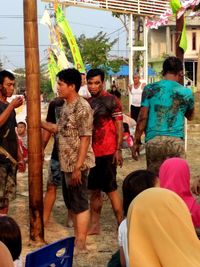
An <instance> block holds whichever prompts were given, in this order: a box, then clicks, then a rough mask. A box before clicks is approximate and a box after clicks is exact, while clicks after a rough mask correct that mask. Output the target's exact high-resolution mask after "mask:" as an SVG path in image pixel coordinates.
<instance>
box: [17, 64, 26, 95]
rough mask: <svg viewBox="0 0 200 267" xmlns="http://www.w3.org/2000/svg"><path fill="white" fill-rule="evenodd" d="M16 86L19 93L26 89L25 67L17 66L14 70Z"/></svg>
mask: <svg viewBox="0 0 200 267" xmlns="http://www.w3.org/2000/svg"><path fill="white" fill-rule="evenodd" d="M14 73H15V81H16V88H17V93H18V94H23V93H24V92H25V90H26V80H25V69H24V68H17V69H15V70H14Z"/></svg>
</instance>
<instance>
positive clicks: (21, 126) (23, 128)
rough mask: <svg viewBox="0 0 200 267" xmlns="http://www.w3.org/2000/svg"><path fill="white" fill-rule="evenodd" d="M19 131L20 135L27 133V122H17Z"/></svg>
mask: <svg viewBox="0 0 200 267" xmlns="http://www.w3.org/2000/svg"><path fill="white" fill-rule="evenodd" d="M17 133H18V135H19V136H21V135H24V134H25V133H26V123H25V122H23V121H20V122H18V123H17Z"/></svg>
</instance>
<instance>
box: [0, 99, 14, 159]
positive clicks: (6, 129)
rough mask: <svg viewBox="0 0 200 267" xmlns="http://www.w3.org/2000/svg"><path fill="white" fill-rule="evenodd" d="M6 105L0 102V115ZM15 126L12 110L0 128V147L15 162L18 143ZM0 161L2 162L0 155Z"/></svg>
mask: <svg viewBox="0 0 200 267" xmlns="http://www.w3.org/2000/svg"><path fill="white" fill-rule="evenodd" d="M8 105H9V103H3V102H0V114H1V113H3V111H4V110H5V109H6V108H7V107H8ZM16 126H17V122H16V113H15V111H14V110H13V111H12V112H11V113H10V116H9V117H8V119H7V120H6V122H5V123H4V124H3V125H2V126H1V127H0V146H2V147H3V148H4V149H5V150H6V151H7V152H8V153H9V154H10V155H11V156H12V157H13V158H14V159H16V160H17V147H18V143H17V134H16V131H15V127H16ZM0 160H3V157H1V155H0Z"/></svg>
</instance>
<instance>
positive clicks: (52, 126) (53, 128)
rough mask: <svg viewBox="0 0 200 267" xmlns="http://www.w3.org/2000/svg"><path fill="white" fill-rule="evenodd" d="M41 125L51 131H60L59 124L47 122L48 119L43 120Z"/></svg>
mask: <svg viewBox="0 0 200 267" xmlns="http://www.w3.org/2000/svg"><path fill="white" fill-rule="evenodd" d="M41 127H42V128H43V129H44V130H46V131H49V132H50V133H54V134H55V133H57V132H58V125H57V124H55V123H51V122H46V121H42V122H41Z"/></svg>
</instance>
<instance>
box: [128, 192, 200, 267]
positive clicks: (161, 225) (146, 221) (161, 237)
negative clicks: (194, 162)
mask: <svg viewBox="0 0 200 267" xmlns="http://www.w3.org/2000/svg"><path fill="white" fill-rule="evenodd" d="M127 222H128V247H129V248H128V250H129V261H130V267H200V241H199V239H198V237H197V235H196V232H195V229H194V226H193V223H192V220H191V216H190V213H189V211H188V208H187V206H186V205H185V203H184V202H183V200H182V199H181V198H180V197H179V196H178V195H177V194H176V193H174V192H172V191H170V190H168V189H164V188H156V187H155V188H150V189H147V190H144V191H143V192H142V193H140V194H139V195H138V196H137V197H136V198H135V199H134V200H133V201H132V202H131V205H130V206H129V210H128V216H127Z"/></svg>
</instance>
